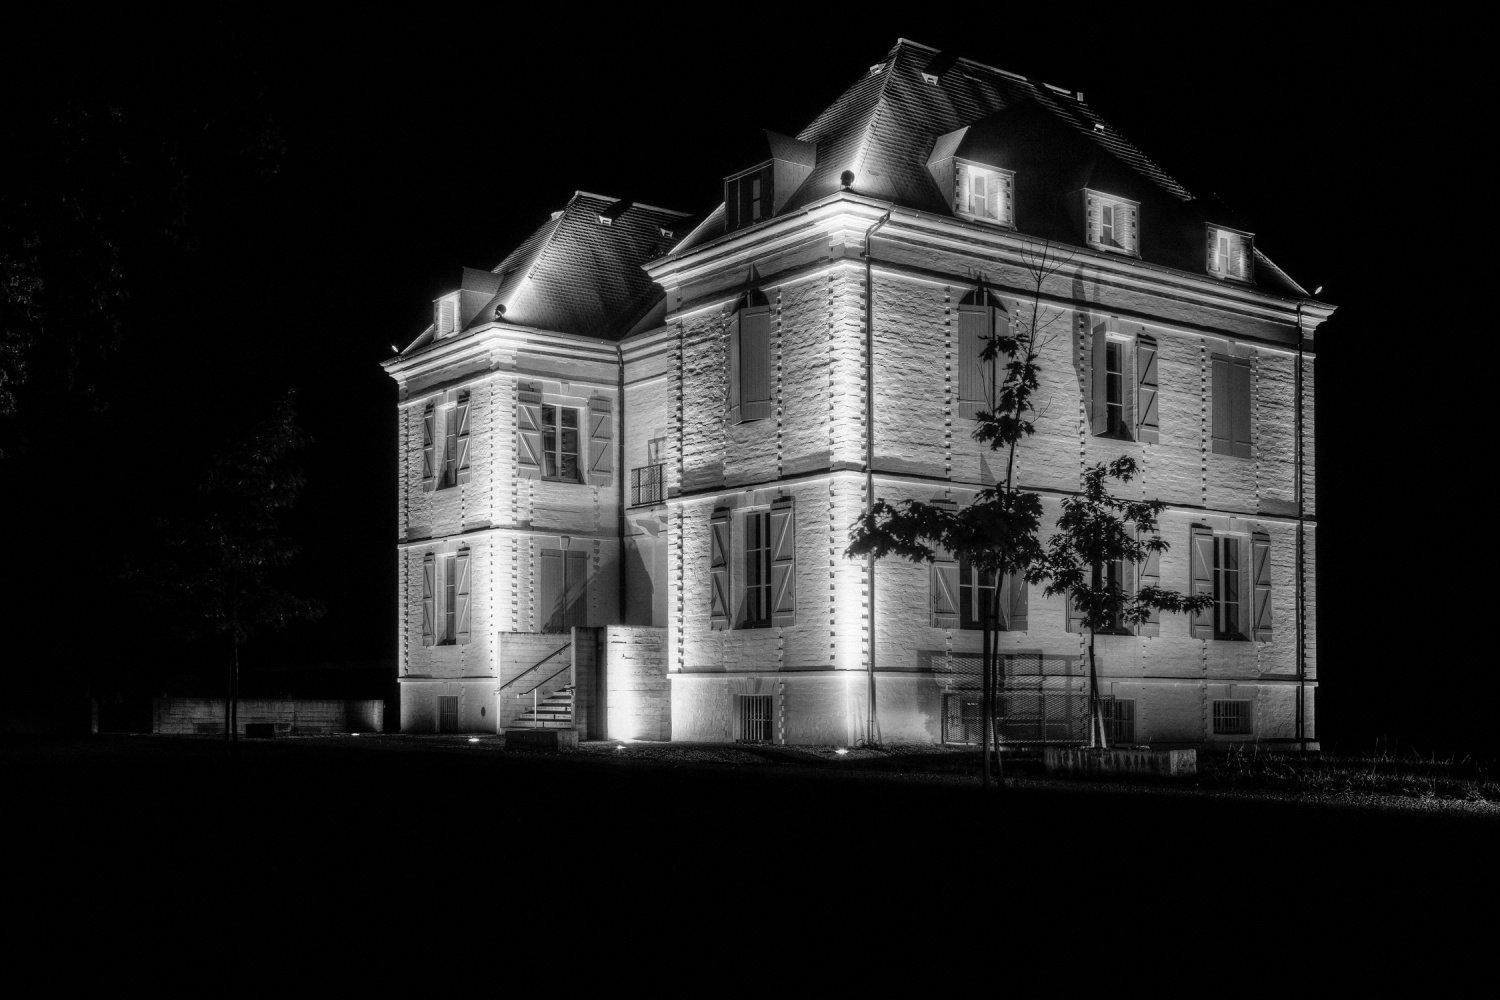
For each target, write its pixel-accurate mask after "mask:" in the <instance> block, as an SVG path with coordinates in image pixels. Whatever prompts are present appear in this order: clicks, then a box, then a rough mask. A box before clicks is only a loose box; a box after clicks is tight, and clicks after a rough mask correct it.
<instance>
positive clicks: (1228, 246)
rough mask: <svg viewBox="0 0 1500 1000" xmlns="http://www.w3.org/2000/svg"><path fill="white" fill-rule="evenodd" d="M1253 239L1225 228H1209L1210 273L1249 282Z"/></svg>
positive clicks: (1247, 234) (1248, 235)
mask: <svg viewBox="0 0 1500 1000" xmlns="http://www.w3.org/2000/svg"><path fill="white" fill-rule="evenodd" d="M1252 240H1253V237H1252V236H1251V235H1250V234H1249V233H1242V232H1240V231H1239V230H1236V229H1226V228H1224V227H1223V226H1209V227H1208V273H1209V274H1212V275H1214V276H1215V277H1218V278H1233V279H1234V280H1236V281H1249V280H1250V275H1251V270H1250V265H1251V261H1252V259H1253V253H1254V249H1253V243H1252Z"/></svg>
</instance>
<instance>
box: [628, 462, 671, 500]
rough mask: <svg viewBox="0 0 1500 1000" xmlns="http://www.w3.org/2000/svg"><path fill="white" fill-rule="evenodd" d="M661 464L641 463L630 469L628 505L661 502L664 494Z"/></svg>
mask: <svg viewBox="0 0 1500 1000" xmlns="http://www.w3.org/2000/svg"><path fill="white" fill-rule="evenodd" d="M662 468H663V467H662V466H660V465H642V466H639V467H638V468H635V469H631V470H630V506H632V507H639V506H641V505H643V504H650V503H661V501H662V498H663V496H664V495H665V493H664V491H665V485H664V484H665V482H666V480H665V478H664V477H663V476H662Z"/></svg>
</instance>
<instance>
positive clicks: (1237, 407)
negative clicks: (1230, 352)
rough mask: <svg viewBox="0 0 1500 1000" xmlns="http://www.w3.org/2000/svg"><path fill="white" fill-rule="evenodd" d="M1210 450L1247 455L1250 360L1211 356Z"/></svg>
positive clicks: (1219, 452) (1248, 443)
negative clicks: (1211, 420) (1211, 439)
mask: <svg viewBox="0 0 1500 1000" xmlns="http://www.w3.org/2000/svg"><path fill="white" fill-rule="evenodd" d="M1211 392H1212V394H1213V451H1214V454H1216V455H1231V456H1233V457H1235V458H1249V457H1250V360H1249V359H1248V358H1231V357H1226V356H1224V355H1221V354H1215V355H1214V356H1213V385H1212V387H1211Z"/></svg>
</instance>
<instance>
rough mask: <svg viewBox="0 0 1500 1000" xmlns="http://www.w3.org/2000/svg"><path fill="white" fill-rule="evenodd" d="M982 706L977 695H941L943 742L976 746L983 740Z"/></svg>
mask: <svg viewBox="0 0 1500 1000" xmlns="http://www.w3.org/2000/svg"><path fill="white" fill-rule="evenodd" d="M983 706H984V703H983V702H982V701H981V700H980V697H979V695H977V694H945V695H943V742H944V743H956V744H959V745H962V746H977V745H978V744H979V742H980V741H981V740H982V739H983V738H984V707H983Z"/></svg>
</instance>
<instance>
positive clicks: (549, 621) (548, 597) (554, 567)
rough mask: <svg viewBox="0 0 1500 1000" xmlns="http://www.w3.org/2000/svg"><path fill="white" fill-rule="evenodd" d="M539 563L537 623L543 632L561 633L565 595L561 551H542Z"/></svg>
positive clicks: (565, 586)
mask: <svg viewBox="0 0 1500 1000" xmlns="http://www.w3.org/2000/svg"><path fill="white" fill-rule="evenodd" d="M539 562H540V566H539V568H538V573H537V577H538V579H537V600H536V607H537V621H538V622H539V623H540V625H541V631H543V632H561V631H562V630H563V620H564V613H565V612H564V607H565V606H564V598H565V597H566V595H567V585H566V582H565V580H566V578H565V576H564V574H563V552H562V549H542V551H541V558H540V560H539Z"/></svg>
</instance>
